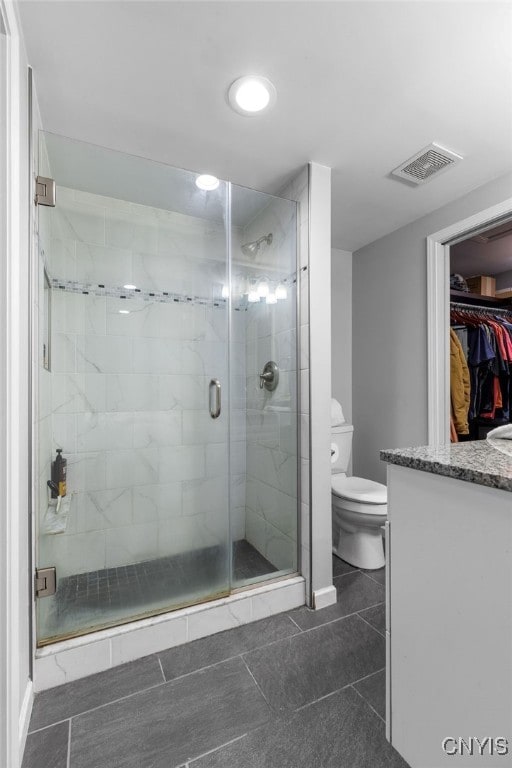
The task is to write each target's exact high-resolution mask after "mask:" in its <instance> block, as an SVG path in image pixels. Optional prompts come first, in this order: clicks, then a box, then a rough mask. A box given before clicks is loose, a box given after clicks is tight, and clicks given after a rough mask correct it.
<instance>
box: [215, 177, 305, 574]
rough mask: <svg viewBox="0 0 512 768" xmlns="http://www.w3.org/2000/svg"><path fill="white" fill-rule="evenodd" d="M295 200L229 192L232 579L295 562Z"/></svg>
mask: <svg viewBox="0 0 512 768" xmlns="http://www.w3.org/2000/svg"><path fill="white" fill-rule="evenodd" d="M296 230H297V204H296V203H295V202H292V201H290V200H286V199H282V198H277V197H272V196H270V195H266V194H263V193H260V192H256V191H254V190H250V189H245V188H242V187H236V186H234V185H232V190H231V272H232V275H231V277H232V279H231V286H232V293H231V344H230V356H231V365H230V368H231V394H232V396H231V425H232V426H231V535H232V539H233V585H234V586H235V587H242V586H246V585H248V584H251V583H255V582H258V581H262V580H264V579H269V578H275V577H279V576H284V575H286V574H289V573H293V572H294V571H296V570H297V557H298V555H297V553H298V449H297V439H298V438H297V413H298V408H297V393H298V384H297V376H298V366H297V272H296V271H297V231H296Z"/></svg>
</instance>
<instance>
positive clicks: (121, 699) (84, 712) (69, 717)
mask: <svg viewBox="0 0 512 768" xmlns="http://www.w3.org/2000/svg"><path fill="white" fill-rule="evenodd" d="M170 682H171V683H172V680H166V681H164V682H163V683H155V685H150V686H149V688H142V689H141V690H140V691H132V693H127V694H126V696H121V697H120V698H119V699H114V700H113V701H106V702H104V703H103V704H98V706H97V707H91V708H90V709H84V711H83V712H77V713H76V714H75V715H69V716H68V717H64V718H62V720H57V721H56V722H55V723H49V724H48V725H43V727H42V728H36V729H35V730H34V731H30V733H39V731H45V730H46V729H47V728H51V727H52V726H53V725H59V724H60V723H65V722H66V721H67V720H73V718H75V717H81V716H82V715H88V714H89V713H90V712H95V711H96V710H97V709H102V708H103V707H109V706H110V705H111V704H118V703H119V702H120V701H125V700H126V699H131V698H132V696H138V695H139V693H146V692H147V691H153V690H155V689H156V688H161V687H162V686H163V685H168V683H170ZM48 690H51V689H48Z"/></svg>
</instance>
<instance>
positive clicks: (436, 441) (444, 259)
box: [427, 198, 512, 445]
mask: <svg viewBox="0 0 512 768" xmlns="http://www.w3.org/2000/svg"><path fill="white" fill-rule="evenodd" d="M511 216H512V198H508V199H506V200H504V201H503V202H502V203H498V204H497V205H493V206H491V207H490V208H486V209H485V210H483V211H480V212H479V213H476V214H474V215H473V216H469V217H468V218H467V219H462V220H461V221H458V222H456V223H454V224H452V225H451V226H449V227H445V228H444V229H441V230H439V231H438V232H434V233H433V234H431V235H429V236H428V237H427V377H428V380H427V397H428V401H427V402H428V405H427V408H428V411H427V412H428V444H429V445H445V444H447V443H449V442H450V365H449V360H450V345H449V337H448V334H447V332H446V331H447V328H448V327H449V321H450V296H449V285H450V244H453V243H454V242H455V241H458V240H463V239H465V238H466V237H468V236H469V235H471V234H476V232H477V231H481V230H482V229H486V228H487V227H489V226H492V225H494V224H497V223H499V222H500V221H501V220H502V219H506V218H510V217H511Z"/></svg>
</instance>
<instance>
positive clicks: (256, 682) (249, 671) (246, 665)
mask: <svg viewBox="0 0 512 768" xmlns="http://www.w3.org/2000/svg"><path fill="white" fill-rule="evenodd" d="M240 658H241V659H242V661H243V663H244V664H245V668H246V669H247V671H248V673H249V674H250V676H251V677H252V679H253V680H254V684H255V686H256V688H257V689H258V691H259V692H260V693H261V695H262V696H263V699H264V701H265V704H266V705H267V706H268V708H269V709H270V711H271V712H273V708H272V707H271V706H270V702H269V701H268V700H267V697H266V696H265V694H264V693H263V691H262V690H261V688H260V684H259V683H258V681H257V680H256V678H255V677H254V675H253V673H252V672H251V670H250V669H249V665H248V664H247V662H246V660H245V659H244V657H243V656H240Z"/></svg>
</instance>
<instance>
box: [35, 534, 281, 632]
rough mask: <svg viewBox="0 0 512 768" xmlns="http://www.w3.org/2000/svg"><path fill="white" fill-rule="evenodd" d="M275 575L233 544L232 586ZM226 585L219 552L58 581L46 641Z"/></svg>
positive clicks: (248, 548)
mask: <svg viewBox="0 0 512 768" xmlns="http://www.w3.org/2000/svg"><path fill="white" fill-rule="evenodd" d="M276 571H277V568H275V566H273V565H272V563H270V562H269V561H268V560H266V559H265V558H264V557H263V556H262V555H261V554H260V553H259V552H258V551H257V550H256V549H255V548H254V547H253V546H252V545H251V544H249V542H248V541H245V540H240V541H236V542H234V543H233V578H234V582H235V584H239V583H244V582H245V581H247V580H249V579H258V578H262V577H264V576H267V575H268V574H272V573H275V572H276ZM225 584H227V569H226V558H225V551H224V550H223V549H222V548H221V547H208V548H207V549H202V550H198V551H195V552H187V553H184V554H180V555H173V556H171V557H160V558H157V559H155V560H147V561H145V562H142V563H135V564H133V565H122V566H118V567H116V568H105V569H103V570H100V571H90V572H89V573H82V574H75V575H71V576H65V577H63V578H61V579H58V585H57V592H56V595H55V598H54V599H53V605H52V608H51V610H49V612H48V615H47V617H46V619H45V630H46V635H47V636H49V637H52V636H65V635H68V634H73V633H76V632H78V631H80V630H84V629H86V628H88V627H95V626H104V625H105V624H109V623H110V624H112V623H116V621H118V620H123V619H129V618H130V617H131V616H136V615H140V614H141V613H147V612H149V613H151V610H152V609H155V610H160V609H161V608H166V607H168V606H173V605H183V604H186V603H187V602H192V601H194V600H195V599H196V598H197V596H201V595H203V594H204V593H205V591H206V588H205V585H219V586H220V585H225Z"/></svg>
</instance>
